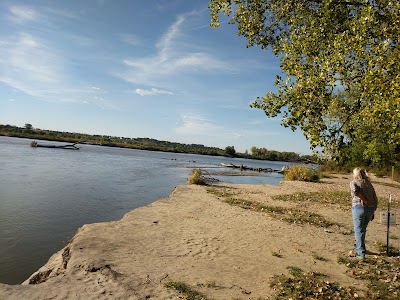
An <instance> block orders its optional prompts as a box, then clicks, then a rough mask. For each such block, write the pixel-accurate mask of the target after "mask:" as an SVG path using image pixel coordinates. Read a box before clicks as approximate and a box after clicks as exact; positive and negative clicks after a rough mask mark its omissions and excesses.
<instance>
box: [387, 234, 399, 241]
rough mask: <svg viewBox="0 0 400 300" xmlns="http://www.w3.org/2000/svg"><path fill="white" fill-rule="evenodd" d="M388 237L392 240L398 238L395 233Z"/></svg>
mask: <svg viewBox="0 0 400 300" xmlns="http://www.w3.org/2000/svg"><path fill="white" fill-rule="evenodd" d="M389 238H391V239H392V240H398V239H399V237H398V236H397V235H390V236H389Z"/></svg>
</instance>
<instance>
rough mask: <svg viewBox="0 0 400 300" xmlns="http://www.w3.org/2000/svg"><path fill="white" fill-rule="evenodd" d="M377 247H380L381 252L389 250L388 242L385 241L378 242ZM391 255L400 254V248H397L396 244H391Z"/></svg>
mask: <svg viewBox="0 0 400 300" xmlns="http://www.w3.org/2000/svg"><path fill="white" fill-rule="evenodd" d="M375 247H376V248H377V249H378V251H379V252H381V253H386V250H387V244H386V243H383V242H376V243H375ZM388 252H389V256H400V249H399V248H396V247H394V246H391V245H390V244H389V251H388Z"/></svg>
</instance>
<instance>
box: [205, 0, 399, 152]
mask: <svg viewBox="0 0 400 300" xmlns="http://www.w3.org/2000/svg"><path fill="white" fill-rule="evenodd" d="M209 8H210V12H211V26H214V27H218V26H219V25H220V24H219V17H220V13H224V14H225V15H228V16H231V20H230V23H233V24H237V26H238V33H239V35H242V36H244V37H245V38H246V39H247V46H248V47H250V46H253V45H257V46H260V47H261V48H263V49H267V48H269V47H271V49H272V50H273V52H274V53H275V55H277V56H278V57H279V59H280V63H281V69H282V71H283V73H284V75H285V76H284V77H280V76H277V79H276V82H275V84H276V86H277V87H278V91H277V92H276V93H272V92H267V93H266V95H265V96H263V97H258V98H257V99H256V100H255V101H254V102H253V103H252V105H251V106H252V107H255V108H260V109H262V110H264V112H265V114H266V115H267V116H268V117H276V116H278V115H282V116H283V121H282V125H283V126H285V127H290V128H291V129H292V130H296V129H300V130H301V131H302V132H303V133H304V135H305V136H306V138H307V139H308V140H309V141H310V145H311V148H313V149H317V148H319V147H322V149H323V151H324V152H325V154H326V155H327V156H328V157H330V158H333V159H338V160H340V159H341V160H343V159H346V157H345V154H346V151H348V150H349V148H351V147H352V146H354V145H355V143H357V141H359V140H362V141H364V143H366V148H365V151H363V154H362V155H363V157H364V156H365V157H367V156H371V155H372V156H373V157H372V158H373V159H377V156H376V155H378V156H379V155H381V150H382V147H381V145H388V147H387V149H389V150H393V149H396V148H398V147H397V145H399V144H400V64H399V63H398V62H399V61H400V47H399V41H398V38H399V36H400V2H399V1H393V0H351V1H348V0H286V1H281V0H211V1H210V4H209ZM368 149H370V150H368ZM392 157H395V155H392ZM370 158H371V157H370Z"/></svg>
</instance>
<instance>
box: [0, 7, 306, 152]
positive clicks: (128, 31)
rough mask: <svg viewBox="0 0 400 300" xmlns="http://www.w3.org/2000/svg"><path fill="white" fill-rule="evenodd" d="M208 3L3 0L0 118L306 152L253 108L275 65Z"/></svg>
mask: <svg viewBox="0 0 400 300" xmlns="http://www.w3.org/2000/svg"><path fill="white" fill-rule="evenodd" d="M207 5H208V1H207V0H190V1H188V0H146V1H144V0H85V1H81V0H69V1H54V0H36V1H28V0H25V1H23V0H21V1H19V0H1V1H0V124H10V125H15V126H20V127H23V126H24V125H25V124H26V123H29V124H32V125H33V127H34V128H40V129H49V130H56V131H66V132H77V133H86V134H100V135H110V136H118V137H129V138H146V137H147V138H154V139H157V140H162V141H170V142H177V143H184V144H203V145H205V146H210V147H219V148H222V149H224V148H225V147H226V146H234V147H235V149H236V151H237V152H244V151H245V150H248V151H250V148H251V147H252V146H255V147H257V148H267V149H268V150H277V151H290V152H296V153H299V154H302V155H304V154H310V153H311V150H310V147H309V143H308V141H307V140H306V139H305V137H304V136H303V134H302V133H301V132H300V131H296V132H292V131H291V130H290V129H289V128H284V127H282V126H281V125H280V122H281V118H279V117H277V118H272V119H270V118H267V117H266V115H265V113H264V112H263V111H262V110H260V109H255V108H250V106H249V105H250V103H251V102H252V101H253V100H255V99H256V98H257V97H259V96H260V97H261V96H263V95H265V93H266V92H269V91H272V92H274V91H276V87H275V86H274V82H275V76H276V75H280V74H281V71H280V68H279V60H278V58H276V57H275V56H274V55H273V54H272V52H271V51H270V50H268V51H266V50H262V49H261V48H257V47H251V48H246V40H245V39H244V38H243V37H240V36H238V34H237V27H236V25H231V24H228V23H227V19H226V18H223V19H222V22H221V23H222V24H221V27H219V28H217V29H215V28H211V27H210V26H209V24H210V12H209V10H208V8H207Z"/></svg>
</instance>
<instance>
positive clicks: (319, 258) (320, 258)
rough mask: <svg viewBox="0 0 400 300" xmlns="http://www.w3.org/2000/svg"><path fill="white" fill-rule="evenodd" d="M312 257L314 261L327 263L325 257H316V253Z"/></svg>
mask: <svg viewBox="0 0 400 300" xmlns="http://www.w3.org/2000/svg"><path fill="white" fill-rule="evenodd" d="M312 257H313V258H314V259H315V260H319V261H328V260H327V259H326V258H325V257H322V256H320V255H318V254H317V253H313V255H312Z"/></svg>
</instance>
